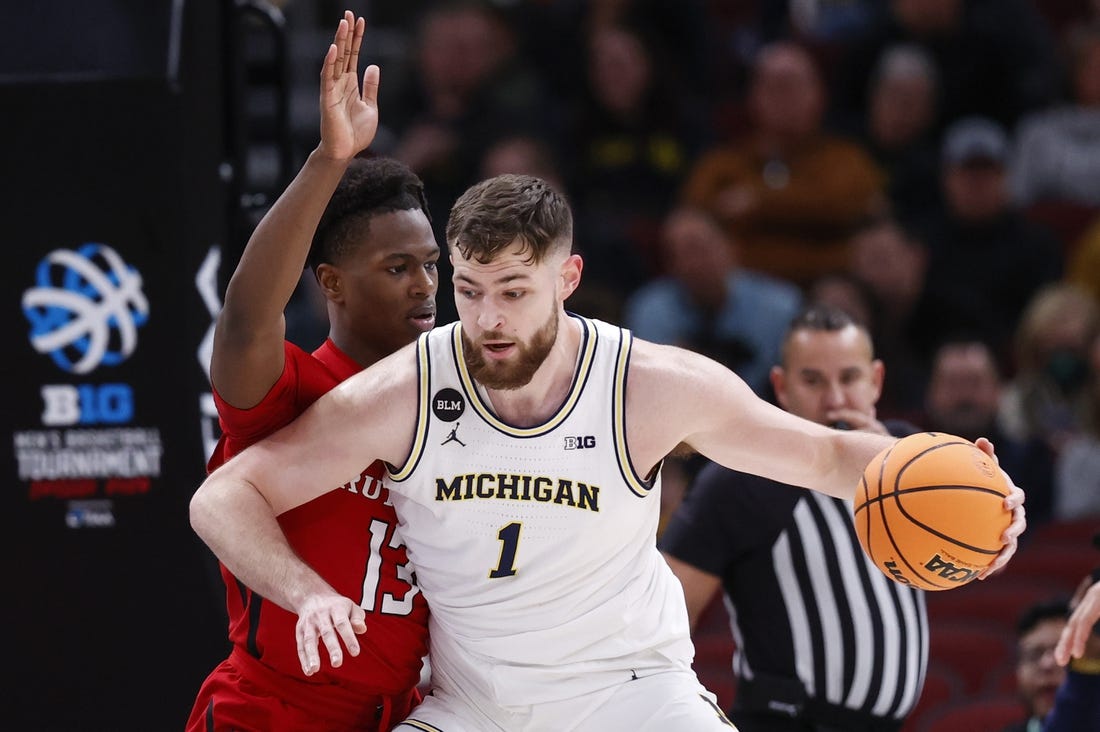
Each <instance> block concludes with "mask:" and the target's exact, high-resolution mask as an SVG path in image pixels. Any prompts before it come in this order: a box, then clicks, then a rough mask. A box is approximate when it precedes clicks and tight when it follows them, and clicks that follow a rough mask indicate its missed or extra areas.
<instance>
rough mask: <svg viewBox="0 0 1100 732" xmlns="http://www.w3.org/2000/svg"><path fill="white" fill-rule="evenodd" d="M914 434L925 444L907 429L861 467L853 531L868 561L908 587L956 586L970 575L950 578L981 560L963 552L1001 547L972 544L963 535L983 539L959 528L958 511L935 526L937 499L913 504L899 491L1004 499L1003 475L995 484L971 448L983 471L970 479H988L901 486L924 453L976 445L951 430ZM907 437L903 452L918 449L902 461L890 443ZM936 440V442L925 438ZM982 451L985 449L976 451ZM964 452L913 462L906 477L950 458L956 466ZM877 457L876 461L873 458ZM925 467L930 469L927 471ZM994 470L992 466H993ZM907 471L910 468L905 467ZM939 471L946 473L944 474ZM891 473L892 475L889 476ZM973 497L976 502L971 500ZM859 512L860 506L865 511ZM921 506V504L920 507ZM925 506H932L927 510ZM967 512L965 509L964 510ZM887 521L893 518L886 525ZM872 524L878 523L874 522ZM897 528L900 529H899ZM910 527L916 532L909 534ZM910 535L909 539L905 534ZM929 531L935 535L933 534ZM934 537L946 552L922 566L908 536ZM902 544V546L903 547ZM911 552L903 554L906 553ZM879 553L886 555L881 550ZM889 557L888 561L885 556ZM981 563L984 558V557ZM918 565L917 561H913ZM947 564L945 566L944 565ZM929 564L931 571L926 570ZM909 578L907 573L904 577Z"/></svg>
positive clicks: (928, 474) (985, 552) (989, 552)
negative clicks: (953, 518) (952, 521)
mask: <svg viewBox="0 0 1100 732" xmlns="http://www.w3.org/2000/svg"><path fill="white" fill-rule="evenodd" d="M918 434H919V436H920V437H919V439H921V440H923V441H924V444H921V442H917V441H915V440H913V439H912V438H917V437H918V435H912V436H911V437H910V438H902V439H901V440H899V441H898V442H895V443H894V444H893V445H891V446H890V447H889V448H887V449H886V450H884V451H883V452H882V453H880V454H879V455H878V456H876V457H875V458H874V459H872V461H871V463H870V464H869V465H868V468H869V469H868V470H864V473H863V475H862V476H861V477H860V482H859V485H858V486H857V491H856V500H857V501H860V503H859V505H858V506H855V507H854V509H853V517H854V518H855V519H856V526H857V530H858V531H857V535H858V536H859V538H860V539H861V541H862V543H863V548H864V551H865V552H866V553H867V555H868V557H869V559H870V560H871V562H872V563H873V564H874V565H875V566H876V567H878V568H879V569H880V570H881V571H883V573H884V574H886V575H887V576H888V577H890V578H891V579H893V580H895V581H897V582H900V583H901V584H906V585H909V586H912V587H922V588H923V589H928V590H947V589H952V588H954V587H959V586H961V585H960V583H959V580H962V582H961V584H966V583H967V582H969V579H972V577H971V578H968V579H964V578H963V577H960V578H959V579H958V580H957V579H954V576H957V575H958V573H959V572H962V571H963V570H964V569H970V568H974V569H975V570H976V568H977V567H978V566H979V565H982V564H983V560H982V559H979V558H978V556H974V557H973V558H968V557H967V556H966V555H967V553H968V552H969V553H972V554H974V555H982V556H989V557H992V556H995V555H996V554H998V553H999V552H1000V551H1001V549H1000V547H998V548H997V549H986V548H980V547H978V546H973V545H971V544H969V543H967V542H968V541H973V540H974V539H975V538H977V539H979V540H984V538H983V537H981V536H980V534H979V535H968V534H967V530H966V529H965V528H961V527H963V526H964V525H965V523H966V522H965V521H963V523H962V524H959V522H958V518H962V515H961V514H957V518H956V522H955V525H954V526H952V525H951V524H950V523H948V524H945V525H943V526H941V528H940V529H936V528H935V527H934V526H933V525H931V524H930V523H926V521H931V522H932V523H933V524H934V523H935V522H936V521H937V518H936V514H935V507H936V502H935V501H933V503H932V504H929V503H927V500H928V499H927V498H926V499H924V500H922V501H919V502H918V503H916V504H915V505H914V504H913V502H912V501H903V500H902V496H910V495H912V496H916V495H917V494H927V493H928V492H930V491H941V492H946V495H945V498H947V497H949V496H951V495H958V496H959V500H960V501H964V502H963V503H962V504H961V505H972V506H983V505H985V501H986V500H987V498H986V497H987V496H988V497H990V498H997V499H1003V498H1004V497H1005V496H1006V495H1007V487H1006V486H1004V485H1003V480H1001V481H1000V483H1001V484H1000V485H998V484H997V483H998V481H997V477H996V476H997V474H996V473H993V474H992V475H991V474H990V473H989V472H988V470H987V469H985V468H984V467H982V465H981V463H979V462H978V460H977V459H976V458H977V456H975V455H973V453H969V452H968V453H967V454H968V455H970V457H971V459H974V466H975V468H977V469H978V470H979V471H980V472H981V474H982V476H981V477H978V476H977V475H975V476H974V477H973V478H971V479H970V480H973V481H977V482H978V483H980V482H981V481H982V480H983V479H984V478H986V477H988V478H990V480H991V482H990V483H989V484H973V483H970V482H967V483H961V482H958V483H936V484H921V485H916V486H913V487H902V486H903V484H904V482H905V476H906V474H907V473H909V472H910V468H913V467H914V465H915V464H916V463H918V462H919V461H920V460H921V459H927V456H928V455H930V454H932V453H935V452H936V451H938V450H940V449H941V448H946V447H952V446H956V445H964V446H966V447H967V448H968V450H978V451H979V453H981V451H980V449H979V448H978V447H977V446H976V445H974V443H972V442H969V441H967V440H963V439H962V438H959V437H956V436H954V435H947V434H943V433H931V432H926V433H918ZM907 439H908V440H909V442H908V445H907V446H906V447H903V449H902V450H901V452H902V453H906V452H909V451H911V450H916V451H917V452H916V453H915V454H912V455H906V456H905V457H904V458H903V460H904V462H901V461H900V460H898V458H901V457H902V456H901V455H898V454H897V453H896V452H895V448H896V447H897V446H898V445H899V444H902V443H905V442H906V440H907ZM934 440H941V441H940V442H938V443H937V444H928V442H929V441H934ZM981 455H982V456H983V457H984V453H981ZM891 457H894V458H895V462H900V465H897V466H892V465H890V462H891ZM966 459H967V458H966V456H965V455H963V454H961V453H959V452H958V451H957V450H956V451H951V452H949V453H947V454H945V455H944V457H943V458H939V457H935V458H932V460H933V461H934V462H932V463H931V464H929V465H928V466H927V467H925V466H921V467H920V468H919V469H917V468H914V469H915V470H917V471H918V472H917V473H916V475H917V476H918V477H916V478H915V479H914V478H913V477H910V478H909V480H910V482H912V483H916V482H919V481H921V480H926V479H928V478H931V479H935V478H936V477H937V472H938V471H939V470H940V469H941V468H940V466H943V467H942V469H943V470H955V468H952V467H949V466H951V465H952V464H953V463H956V462H957V463H958V465H959V469H960V470H961V469H962V463H964V462H965V461H966ZM876 463H877V464H876ZM929 469H930V471H929ZM994 470H996V467H995V466H994ZM875 472H877V474H878V475H877V478H878V480H877V481H876V480H875V477H876V476H875V475H874V473H875ZM891 473H892V475H891ZM910 474H911V475H912V473H910ZM943 477H949V476H948V475H944V476H943ZM890 478H892V480H891V479H890ZM891 483H892V484H893V485H892V490H885V488H886V486H887V485H889V484H891ZM960 492H963V493H965V494H967V495H970V496H973V498H969V499H963V497H962V495H960ZM887 498H891V499H893V500H892V505H893V508H890V507H889V506H888V505H887V501H886V499H887ZM975 501H976V502H977V503H975ZM906 503H908V504H910V505H909V508H908V509H907V508H906ZM864 509H866V511H865V513H863V514H862V515H861V514H860V511H864ZM921 509H924V510H923V511H922V510H921ZM929 509H932V510H931V511H929ZM922 515H923V516H924V520H921V519H919V518H918V516H922ZM967 515H969V514H967ZM891 521H893V523H894V524H895V525H894V526H891ZM876 524H877V525H876ZM903 527H908V529H907V530H906V531H902V528H903ZM949 531H950V532H951V533H953V534H956V535H961V536H962V538H961V539H960V538H956V537H955V536H952V535H951V534H950V533H946V532H949ZM899 532H900V533H899ZM912 532H917V533H916V534H913V533H912ZM922 534H923V536H924V537H925V538H924V539H921V540H918V539H917V538H916V537H917V536H919V535H922ZM910 535H911V536H912V539H909V538H907V536H910ZM933 537H934V538H933ZM936 541H942V542H945V543H946V544H945V545H944V546H942V548H941V549H940V550H939V551H940V552H945V553H943V554H942V557H943V559H941V558H940V557H941V554H940V553H937V554H936V557H935V558H936V559H937V560H938V566H937V567H931V565H929V567H925V566H923V565H924V562H923V560H920V559H918V555H919V554H920V552H919V551H918V552H917V554H914V548H915V546H914V545H912V544H913V542H917V544H918V545H919V543H920V542H924V544H925V545H929V544H934V542H936ZM903 547H904V548H903ZM952 548H955V549H957V550H958V551H959V552H961V554H959V555H955V556H953V551H952ZM907 552H908V554H910V555H912V556H906V553H907ZM884 554H886V555H888V556H883V555H884ZM887 559H889V562H887ZM985 563H986V564H987V563H988V562H985ZM915 565H920V566H915ZM945 567H946V569H944V568H945ZM928 569H932V570H933V572H932V574H931V575H929V574H928V572H926V571H925V570H928ZM907 578H908V579H907Z"/></svg>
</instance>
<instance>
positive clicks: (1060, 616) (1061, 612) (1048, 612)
mask: <svg viewBox="0 0 1100 732" xmlns="http://www.w3.org/2000/svg"><path fill="white" fill-rule="evenodd" d="M1067 617H1069V601H1068V600H1066V599H1065V598H1064V597H1054V598H1051V599H1049V600H1040V601H1039V602H1036V603H1033V604H1031V605H1028V606H1027V607H1026V608H1024V611H1023V612H1022V613H1020V618H1019V619H1018V620H1017V621H1016V637H1017V638H1022V637H1023V636H1025V635H1027V634H1028V633H1030V632H1031V631H1032V630H1034V629H1035V627H1036V626H1037V625H1039V623H1041V622H1043V621H1044V620H1064V619H1066V618H1067Z"/></svg>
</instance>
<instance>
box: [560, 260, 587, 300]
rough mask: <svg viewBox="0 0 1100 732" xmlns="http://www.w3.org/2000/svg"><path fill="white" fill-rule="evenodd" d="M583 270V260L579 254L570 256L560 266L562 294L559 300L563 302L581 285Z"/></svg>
mask: <svg viewBox="0 0 1100 732" xmlns="http://www.w3.org/2000/svg"><path fill="white" fill-rule="evenodd" d="M583 269H584V260H583V259H581V255H579V254H570V255H569V256H568V257H566V258H565V261H564V262H562V265H561V282H562V292H561V299H562V300H565V299H566V298H567V297H569V296H570V295H572V294H573V292H574V291H575V290H576V289H577V287H578V286H580V284H581V271H582V270H583Z"/></svg>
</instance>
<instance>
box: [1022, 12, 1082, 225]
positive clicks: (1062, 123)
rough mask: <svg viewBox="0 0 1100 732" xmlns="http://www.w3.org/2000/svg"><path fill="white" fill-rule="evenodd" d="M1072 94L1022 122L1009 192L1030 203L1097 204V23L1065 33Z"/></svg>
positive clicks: (1023, 202)
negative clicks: (1066, 101) (1066, 99)
mask: <svg viewBox="0 0 1100 732" xmlns="http://www.w3.org/2000/svg"><path fill="white" fill-rule="evenodd" d="M1068 41H1069V55H1070V59H1071V69H1072V78H1071V82H1072V97H1071V99H1070V101H1069V103H1068V104H1063V105H1060V106H1057V107H1053V108H1050V109H1046V110H1043V111H1041V112H1037V113H1035V114H1034V115H1031V116H1029V117H1027V118H1026V119H1024V120H1023V122H1021V124H1020V127H1019V130H1018V131H1017V143H1016V154H1015V156H1014V158H1013V164H1012V192H1013V195H1014V197H1015V199H1016V201H1017V202H1019V203H1020V204H1021V205H1025V206H1026V205H1029V204H1032V203H1035V202H1037V201H1044V200H1055V201H1065V202H1072V203H1076V204H1081V205H1085V206H1093V207H1097V208H1100V25H1093V26H1088V27H1081V28H1076V29H1074V31H1072V32H1071V33H1070V36H1069V39H1068Z"/></svg>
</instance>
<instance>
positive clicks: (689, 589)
mask: <svg viewBox="0 0 1100 732" xmlns="http://www.w3.org/2000/svg"><path fill="white" fill-rule="evenodd" d="M662 554H664V557H665V561H667V562H668V566H669V567H671V568H672V573H673V574H674V575H676V578H677V579H678V580H680V584H681V585H683V587H684V600H686V601H687V611H688V620H689V621H690V623H691V630H692V632H695V626H696V624H697V623H698V622H699V617H700V616H701V615H702V614H703V611H704V610H706V609H707V605H709V604H710V602H711V600H712V599H713V598H714V595H715V593H716V592H718V590H719V588H720V587H721V585H722V580H721V578H720V577H718V575H714V574H711V573H710V572H704V571H703V570H701V569H699V568H698V567H695V566H694V565H691V564H688V563H687V562H684V561H682V560H680V559H677V558H676V557H674V556H672V555H671V554H669V553H668V552H662Z"/></svg>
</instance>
